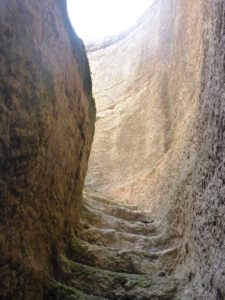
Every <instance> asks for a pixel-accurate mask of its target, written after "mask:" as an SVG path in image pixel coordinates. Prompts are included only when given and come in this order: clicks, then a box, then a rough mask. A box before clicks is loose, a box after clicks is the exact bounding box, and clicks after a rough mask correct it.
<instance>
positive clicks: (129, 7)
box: [67, 0, 153, 42]
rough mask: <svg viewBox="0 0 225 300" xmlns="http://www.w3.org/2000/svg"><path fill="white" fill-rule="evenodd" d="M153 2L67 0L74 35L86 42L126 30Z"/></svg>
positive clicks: (141, 0)
mask: <svg viewBox="0 0 225 300" xmlns="http://www.w3.org/2000/svg"><path fill="white" fill-rule="evenodd" d="M152 2H153V0H67V7H68V14H69V17H70V20H71V23H72V24H73V26H74V29H75V31H76V33H77V34H78V35H79V36H80V37H81V38H82V39H83V40H84V41H86V42H88V41H94V40H98V39H101V38H104V37H106V36H112V35H116V34H119V33H120V32H122V31H124V30H126V29H128V28H129V27H130V26H131V25H132V24H133V23H134V22H135V21H136V20H137V19H138V18H139V17H140V16H141V15H142V14H143V13H144V11H145V10H146V9H147V8H148V7H149V5H150V4H151V3H152Z"/></svg>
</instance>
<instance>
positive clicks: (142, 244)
mask: <svg viewBox="0 0 225 300" xmlns="http://www.w3.org/2000/svg"><path fill="white" fill-rule="evenodd" d="M85 197H86V200H85V204H84V206H83V211H85V210H88V209H89V205H90V206H91V207H92V210H91V211H90V212H89V214H90V215H95V211H97V212H98V211H99V204H100V203H101V204H102V206H105V208H106V209H105V211H106V216H107V218H109V219H110V218H111V217H112V218H113V221H112V222H111V223H108V226H105V224H104V223H98V224H95V226H98V227H95V226H94V225H92V224H90V222H89V218H85V216H84V215H83V214H82V209H81V214H80V218H79V223H78V226H77V227H76V228H75V230H74V238H73V241H72V243H71V248H70V250H69V251H68V253H67V258H63V261H64V268H63V269H64V273H65V275H64V280H63V281H56V280H55V281H53V282H52V283H51V284H50V285H49V287H48V290H47V294H46V299H56V300H61V299H76V300H79V299H80V300H81V299H92V298H93V299H95V298H94V297H97V299H102V298H103V299H112V300H114V299H118V300H128V299H130V300H132V299H137V300H149V299H152V300H153V299H155V300H160V299H165V300H166V299H167V300H171V299H174V300H180V294H179V289H178V285H179V283H180V282H181V281H182V279H180V278H179V277H176V276H174V268H176V262H177V259H178V250H179V247H178V245H176V244H175V243H174V241H173V240H171V239H170V238H169V237H168V238H167V239H165V238H164V234H159V235H157V233H158V231H159V232H160V231H161V227H160V226H158V225H157V224H154V225H155V226H156V227H157V229H156V230H155V231H152V232H151V234H150V233H140V234H132V233H130V232H129V231H130V228H131V226H130V225H131V224H132V225H133V226H134V227H137V228H138V227H139V226H140V225H139V223H140V222H139V221H137V222H133V221H129V220H126V219H124V218H123V216H122V215H121V214H120V211H121V205H119V206H117V205H116V206H115V207H114V211H116V210H118V212H119V214H118V216H117V217H115V215H112V214H111V213H112V211H111V210H110V209H109V210H108V203H107V202H109V201H110V200H108V201H106V200H107V198H106V197H103V196H100V195H99V194H97V193H93V192H92V193H90V192H85ZM102 200H103V202H102ZM124 209H125V210H126V209H127V208H126V207H124ZM133 212H134V210H129V213H130V214H132V213H133ZM126 216H127V214H126ZM118 219H120V220H123V222H124V226H123V228H120V229H119V228H118V230H114V229H113V228H115V226H114V225H113V224H115V223H117V222H118V221H117V220H118ZM119 230H120V231H119ZM88 296H89V298H88ZM98 297H99V298H98Z"/></svg>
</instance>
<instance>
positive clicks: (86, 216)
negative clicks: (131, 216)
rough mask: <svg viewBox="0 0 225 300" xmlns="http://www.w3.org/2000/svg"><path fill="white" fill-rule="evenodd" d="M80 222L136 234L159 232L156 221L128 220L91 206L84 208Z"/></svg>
mask: <svg viewBox="0 0 225 300" xmlns="http://www.w3.org/2000/svg"><path fill="white" fill-rule="evenodd" d="M80 222H81V223H82V224H84V223H87V224H89V225H94V226H95V227H99V228H109V229H114V230H120V231H125V232H129V233H134V234H141V235H142V234H146V235H150V234H157V230H158V225H157V224H156V223H155V222H154V223H147V224H145V223H143V222H138V221H137V222H134V221H127V220H123V219H120V218H117V217H115V216H111V215H107V214H105V213H104V212H101V211H97V210H93V209H91V208H90V207H88V208H83V210H82V212H81V217H80Z"/></svg>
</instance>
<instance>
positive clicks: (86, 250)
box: [71, 237, 179, 276]
mask: <svg viewBox="0 0 225 300" xmlns="http://www.w3.org/2000/svg"><path fill="white" fill-rule="evenodd" d="M178 249H179V247H177V246H176V247H172V248H169V249H166V250H163V251H152V250H148V251H143V250H133V249H129V250H127V249H113V248H109V247H104V246H98V245H93V244H90V243H88V242H86V241H83V240H81V239H79V238H77V237H74V239H73V243H72V249H71V258H72V259H75V260H76V261H77V262H79V263H82V264H88V265H90V266H93V267H97V268H101V269H106V270H110V271H117V272H126V273H133V274H146V275H157V274H158V275H159V276H165V275H169V274H171V272H172V271H173V270H174V267H175V265H176V260H177V253H178Z"/></svg>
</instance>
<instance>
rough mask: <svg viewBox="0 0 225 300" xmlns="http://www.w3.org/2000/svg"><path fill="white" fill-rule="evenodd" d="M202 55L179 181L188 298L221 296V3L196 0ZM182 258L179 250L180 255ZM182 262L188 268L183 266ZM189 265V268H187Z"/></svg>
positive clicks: (224, 173) (224, 109) (224, 182)
mask: <svg viewBox="0 0 225 300" xmlns="http://www.w3.org/2000/svg"><path fill="white" fill-rule="evenodd" d="M202 9H203V15H204V35H203V41H204V60H203V68H202V79H201V94H200V99H199V113H198V118H197V120H198V121H197V149H196V150H197V156H196V160H195V164H194V167H193V170H192V174H191V175H192V176H191V181H190V183H191V185H190V186H188V187H187V186H185V187H184V188H185V190H186V191H188V193H187V194H188V198H187V199H188V201H186V203H181V205H182V206H185V208H184V209H183V212H184V215H183V216H184V218H183V220H184V221H185V223H184V229H185V235H184V236H185V242H186V246H185V248H186V252H188V253H189V256H188V261H186V260H184V266H186V269H188V270H189V280H190V281H192V289H191V291H192V292H191V294H190V298H188V299H202V300H203V299H210V300H211V299H212V300H214V299H215V300H216V299H218V300H220V299H221V300H222V299H225V284H224V283H225V272H224V270H225V259H224V251H225V243H224V241H225V232H224V222H225V94H224V91H225V89H224V88H225V81H224V78H225V68H224V66H225V49H224V38H225V27H224V24H225V4H224V1H220V0H216V1H212V0H208V1H202ZM183 257H184V255H183ZM187 266H188V267H187ZM190 270H191V271H190Z"/></svg>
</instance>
